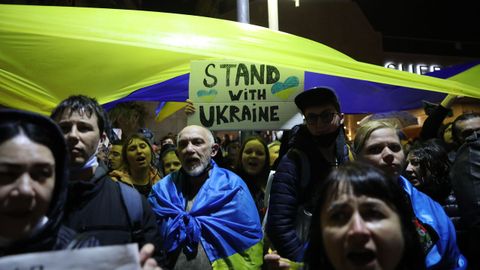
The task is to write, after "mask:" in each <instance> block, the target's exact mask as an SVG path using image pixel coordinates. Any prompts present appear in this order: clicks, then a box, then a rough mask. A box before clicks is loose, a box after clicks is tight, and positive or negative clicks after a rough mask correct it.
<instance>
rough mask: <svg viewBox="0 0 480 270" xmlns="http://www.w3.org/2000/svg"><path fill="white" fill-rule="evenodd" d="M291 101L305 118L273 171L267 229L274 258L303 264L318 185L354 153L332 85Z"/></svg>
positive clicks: (306, 92) (308, 92)
mask: <svg viewBox="0 0 480 270" xmlns="http://www.w3.org/2000/svg"><path fill="white" fill-rule="evenodd" d="M295 104H296V105H297V107H298V109H299V110H300V111H301V112H302V114H303V116H304V119H305V123H304V124H302V125H300V126H299V128H298V129H297V131H296V132H295V133H294V134H292V137H291V138H290V140H289V141H288V144H287V145H286V146H287V147H288V148H289V150H288V152H287V153H286V154H285V155H283V157H281V160H280V162H279V165H278V167H277V170H276V172H275V175H274V176H273V181H272V186H271V190H270V194H269V196H270V198H269V209H268V214H267V223H266V232H267V235H268V238H269V240H270V241H271V243H272V245H273V248H274V249H275V250H276V251H277V254H275V257H276V258H278V256H281V257H283V258H284V259H285V258H286V259H288V260H290V261H291V262H295V263H300V264H301V262H303V257H304V252H305V249H306V243H307V237H308V231H309V229H310V217H311V213H312V212H313V209H314V208H315V205H314V204H315V198H316V193H317V190H318V188H319V186H320V185H321V183H322V182H323V181H324V179H325V178H326V176H327V175H328V174H329V173H330V171H331V170H332V169H333V168H335V167H337V166H339V165H340V164H343V163H345V162H346V161H348V160H350V159H352V155H351V152H350V149H349V147H348V145H347V143H346V140H345V135H344V132H343V121H344V119H343V113H341V112H340V104H339V102H338V98H337V95H336V93H335V92H334V91H333V90H332V89H330V88H325V87H315V88H312V89H308V90H305V91H304V92H302V93H301V94H299V95H298V96H297V97H296V98H295ZM272 256H273V255H272ZM268 257H269V256H268V255H267V256H266V257H265V259H266V260H267V263H268V261H269V259H271V258H268ZM282 261H284V260H283V259H282Z"/></svg>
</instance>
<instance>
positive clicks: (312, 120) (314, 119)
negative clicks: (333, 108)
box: [305, 111, 338, 125]
mask: <svg viewBox="0 0 480 270" xmlns="http://www.w3.org/2000/svg"><path fill="white" fill-rule="evenodd" d="M336 114H338V113H337V112H328V111H327V112H322V113H321V114H316V113H309V114H307V115H306V116H305V120H306V121H307V124H309V125H314V124H316V123H318V119H321V120H322V123H324V124H328V123H330V122H332V120H333V117H335V115H336Z"/></svg>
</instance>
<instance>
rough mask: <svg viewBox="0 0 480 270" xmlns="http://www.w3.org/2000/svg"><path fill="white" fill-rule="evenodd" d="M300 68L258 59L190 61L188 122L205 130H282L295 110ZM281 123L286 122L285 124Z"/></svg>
mask: <svg viewBox="0 0 480 270" xmlns="http://www.w3.org/2000/svg"><path fill="white" fill-rule="evenodd" d="M303 85H304V71H301V70H294V69H288V68H283V67H278V66H273V65H268V64H262V63H251V62H239V61H230V60H205V61H194V62H192V63H191V72H190V82H189V99H191V100H192V101H193V104H194V106H195V110H196V112H195V113H194V114H193V115H192V116H189V118H188V124H189V125H191V124H196V125H202V126H204V127H207V128H209V129H211V130H242V129H243V130H246V129H255V130H262V129H283V128H289V127H290V126H289V125H290V124H288V123H290V122H291V121H289V120H290V119H291V118H292V117H293V116H294V115H295V114H296V113H297V112H298V109H297V107H296V106H295V103H294V99H295V97H296V96H297V95H298V94H299V93H301V92H302V91H303ZM286 125H287V126H286Z"/></svg>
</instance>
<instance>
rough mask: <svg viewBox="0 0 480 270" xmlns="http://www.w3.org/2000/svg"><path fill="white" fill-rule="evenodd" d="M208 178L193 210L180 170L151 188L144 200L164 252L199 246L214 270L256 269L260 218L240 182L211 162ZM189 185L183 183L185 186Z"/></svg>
mask: <svg viewBox="0 0 480 270" xmlns="http://www.w3.org/2000/svg"><path fill="white" fill-rule="evenodd" d="M211 163H212V169H211V170H210V176H209V178H208V179H207V180H206V181H205V183H204V184H203V186H202V187H201V188H200V190H199V191H198V194H197V196H196V197H195V200H194V202H193V206H192V209H191V210H190V211H189V212H186V211H185V205H186V198H185V197H184V194H183V192H182V189H181V183H182V182H183V181H184V180H186V179H185V177H186V175H185V173H184V172H183V171H182V170H180V171H178V172H174V173H171V174H169V175H168V176H166V177H165V178H164V179H162V180H161V181H159V182H158V183H156V184H155V185H154V186H153V188H152V192H151V193H150V196H149V198H148V199H149V201H150V204H151V205H152V209H153V211H154V212H155V213H156V216H157V222H158V224H159V228H160V233H161V235H162V237H163V240H164V247H165V249H166V250H167V252H169V253H170V252H173V251H175V250H178V249H179V248H182V249H183V252H185V253H190V252H193V251H194V250H195V249H196V247H197V246H198V243H199V242H200V243H201V244H202V246H203V248H204V250H205V253H206V254H207V256H208V259H209V260H210V262H211V263H212V267H213V269H260V267H261V265H262V262H263V242H262V238H263V235H262V229H261V224H260V218H259V216H258V212H257V209H256V207H255V203H254V201H253V199H252V196H251V195H250V192H249V190H248V188H247V186H246V184H245V183H244V181H243V180H242V179H241V178H240V177H239V176H237V175H236V174H234V173H233V172H231V171H229V170H226V169H223V168H220V167H218V166H217V165H216V164H215V162H214V161H213V160H212V161H211ZM187 184H188V183H187Z"/></svg>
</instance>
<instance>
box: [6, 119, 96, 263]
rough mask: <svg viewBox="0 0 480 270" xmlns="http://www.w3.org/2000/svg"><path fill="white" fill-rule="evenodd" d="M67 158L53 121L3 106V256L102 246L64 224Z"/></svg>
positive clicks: (58, 131) (59, 131)
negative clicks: (79, 236)
mask: <svg viewBox="0 0 480 270" xmlns="http://www.w3.org/2000/svg"><path fill="white" fill-rule="evenodd" d="M67 160H68V156H67V148H66V144H65V141H64V139H63V134H62V132H61V130H60V129H59V128H58V127H57V125H56V124H55V123H54V122H53V121H52V120H50V119H48V118H46V117H43V116H41V115H38V114H34V113H29V112H23V111H14V110H0V220H1V222H0V256H4V255H13V254H21V253H28V252H37V251H49V250H57V249H64V248H66V247H67V246H69V247H72V248H74V247H85V246H96V245H98V242H97V241H96V240H94V239H92V238H89V239H85V240H79V239H81V238H78V239H76V238H75V237H76V233H75V232H74V231H73V230H71V229H69V228H67V227H65V226H62V225H61V221H62V217H63V209H64V205H65V200H66V194H67V183H68V169H67V165H66V161H67Z"/></svg>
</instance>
